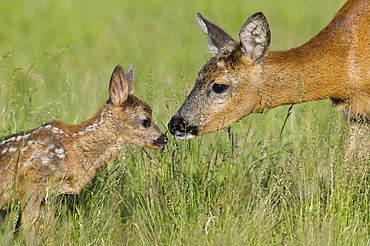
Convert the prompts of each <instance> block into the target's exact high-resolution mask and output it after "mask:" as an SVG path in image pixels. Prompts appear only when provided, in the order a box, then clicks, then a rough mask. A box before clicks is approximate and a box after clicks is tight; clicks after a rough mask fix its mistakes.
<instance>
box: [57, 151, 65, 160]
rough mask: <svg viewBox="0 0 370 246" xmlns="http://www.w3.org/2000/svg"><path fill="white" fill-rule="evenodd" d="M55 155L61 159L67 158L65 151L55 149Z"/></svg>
mask: <svg viewBox="0 0 370 246" xmlns="http://www.w3.org/2000/svg"><path fill="white" fill-rule="evenodd" d="M55 153H56V154H57V156H58V157H59V158H60V159H63V158H64V156H65V153H64V149H55Z"/></svg>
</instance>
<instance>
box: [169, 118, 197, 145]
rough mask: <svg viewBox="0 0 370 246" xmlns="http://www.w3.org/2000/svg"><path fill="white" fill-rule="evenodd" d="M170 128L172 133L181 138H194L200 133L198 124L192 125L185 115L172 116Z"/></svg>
mask: <svg viewBox="0 0 370 246" xmlns="http://www.w3.org/2000/svg"><path fill="white" fill-rule="evenodd" d="M168 128H169V130H170V133H171V134H172V135H174V136H175V137H177V138H178V139H181V140H188V139H192V138H195V137H196V136H198V134H199V129H198V126H190V125H189V124H188V123H187V122H186V120H185V119H184V118H183V117H181V116H178V115H175V116H174V117H172V119H171V120H170V122H169V123H168Z"/></svg>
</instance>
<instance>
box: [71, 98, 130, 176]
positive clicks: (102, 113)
mask: <svg viewBox="0 0 370 246" xmlns="http://www.w3.org/2000/svg"><path fill="white" fill-rule="evenodd" d="M110 106H111V105H105V106H104V107H103V108H101V109H100V110H99V112H98V113H96V114H95V115H94V116H93V117H92V118H91V119H89V120H87V121H85V122H82V123H81V124H78V125H67V127H68V128H69V129H70V130H69V135H70V139H71V140H72V141H71V145H72V148H71V149H72V150H71V151H69V153H68V155H69V156H70V157H71V158H72V159H75V160H79V161H81V164H82V165H83V167H84V168H85V169H94V170H96V169H98V168H99V167H101V166H103V165H104V164H106V163H107V162H108V161H109V160H110V159H112V158H113V157H114V156H115V155H117V154H118V153H120V152H121V151H122V149H123V147H124V142H123V141H122V139H121V140H120V141H118V139H119V138H122V136H124V135H125V133H124V132H125V129H124V128H122V127H121V128H119V127H118V124H117V122H116V121H117V120H116V119H115V118H114V116H113V115H112V113H111V111H110V110H109V108H108V107H110Z"/></svg>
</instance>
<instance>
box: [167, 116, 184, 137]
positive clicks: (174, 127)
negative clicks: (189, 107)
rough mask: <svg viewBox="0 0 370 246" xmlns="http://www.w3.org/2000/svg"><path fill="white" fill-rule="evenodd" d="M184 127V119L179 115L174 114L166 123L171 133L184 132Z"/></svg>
mask: <svg viewBox="0 0 370 246" xmlns="http://www.w3.org/2000/svg"><path fill="white" fill-rule="evenodd" d="M185 128H186V121H185V120H184V118H182V117H181V116H177V115H175V116H174V117H172V119H171V120H170V122H169V123H168V129H169V130H170V133H171V134H172V135H176V134H177V133H179V132H181V133H185Z"/></svg>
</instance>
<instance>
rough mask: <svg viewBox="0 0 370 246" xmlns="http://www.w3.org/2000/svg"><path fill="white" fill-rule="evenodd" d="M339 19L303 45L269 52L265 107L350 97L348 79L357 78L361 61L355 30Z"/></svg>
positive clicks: (263, 95)
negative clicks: (356, 49) (357, 51)
mask: <svg viewBox="0 0 370 246" xmlns="http://www.w3.org/2000/svg"><path fill="white" fill-rule="evenodd" d="M336 19H338V18H337V17H336V18H335V19H334V20H336ZM340 23H341V22H340V21H333V22H332V23H331V24H330V25H328V26H327V27H326V28H324V29H323V30H322V31H321V32H320V33H319V34H318V35H316V36H315V37H314V38H312V39H311V40H310V41H308V42H307V43H305V44H304V45H302V46H300V47H297V48H294V49H291V50H288V51H279V52H268V53H267V56H266V58H265V63H264V67H263V73H264V76H265V80H264V84H263V85H262V87H261V98H262V107H267V108H273V107H277V106H279V105H285V104H296V103H301V102H307V101H312V100H320V99H325V98H329V97H330V98H333V99H339V100H347V99H348V93H349V89H350V88H349V82H348V81H352V80H355V79H358V78H356V76H357V75H358V72H356V69H357V68H356V63H358V62H359V61H358V60H356V59H358V58H356V57H358V55H357V54H355V53H354V52H356V51H355V47H354V46H355V45H356V41H355V40H353V37H354V36H355V35H356V34H355V33H353V30H352V29H350V27H347V26H346V25H344V26H343V25H340ZM357 67H358V66H357ZM357 77H358V76H357Z"/></svg>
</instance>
